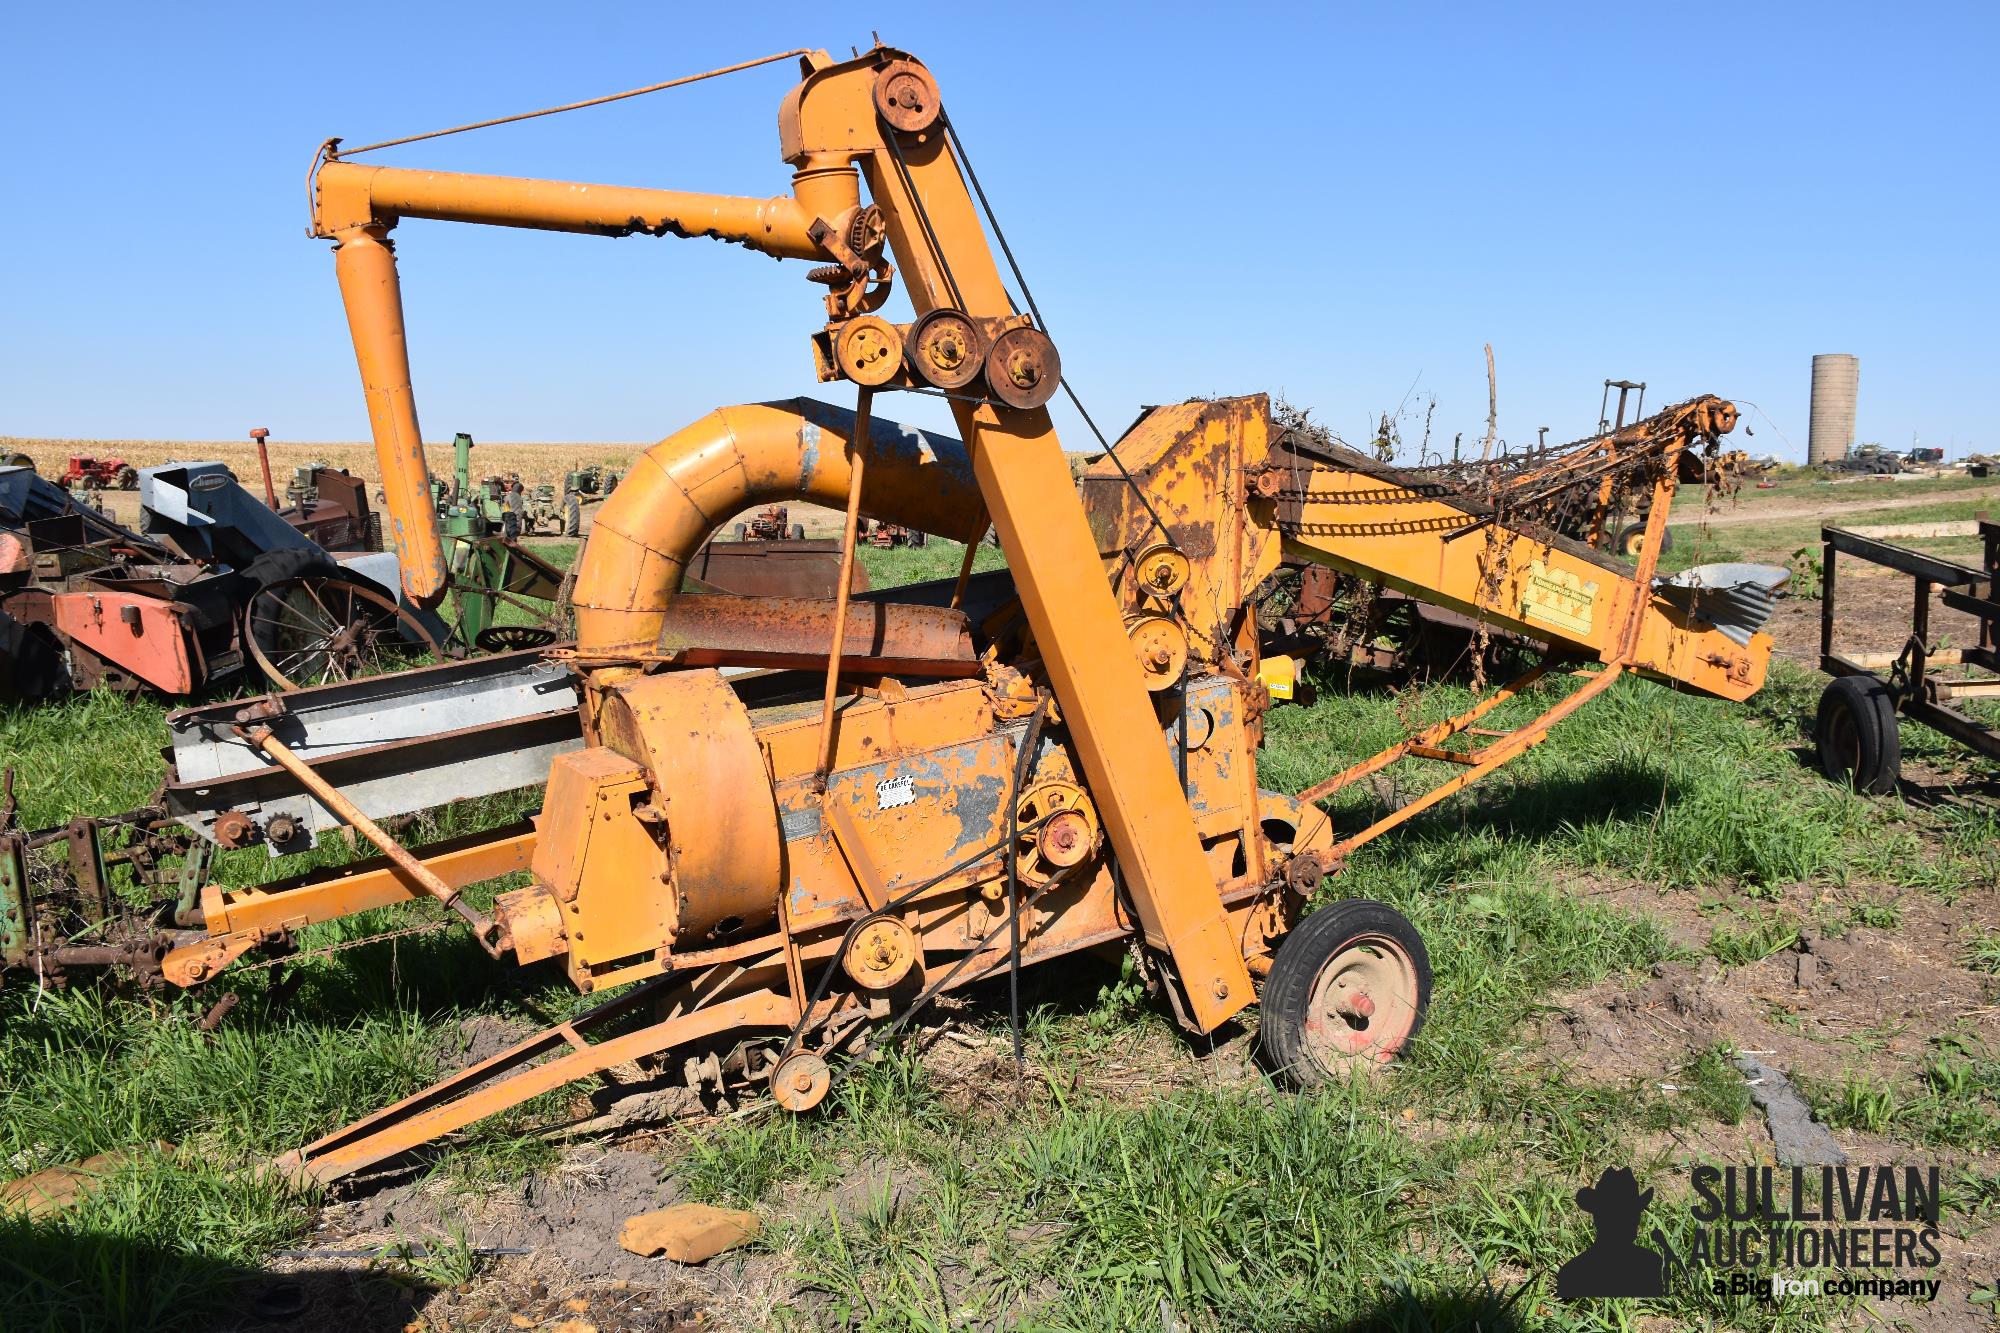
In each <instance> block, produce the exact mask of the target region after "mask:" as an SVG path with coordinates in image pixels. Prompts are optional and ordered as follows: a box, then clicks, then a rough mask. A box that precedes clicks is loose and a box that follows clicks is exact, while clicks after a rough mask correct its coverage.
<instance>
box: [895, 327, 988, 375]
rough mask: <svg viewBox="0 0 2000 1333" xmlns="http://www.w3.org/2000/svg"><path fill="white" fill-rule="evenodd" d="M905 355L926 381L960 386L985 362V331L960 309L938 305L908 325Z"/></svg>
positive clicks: (912, 367)
mask: <svg viewBox="0 0 2000 1333" xmlns="http://www.w3.org/2000/svg"><path fill="white" fill-rule="evenodd" d="M904 355H905V356H906V357H907V359H908V360H909V363H910V371H911V373H912V374H914V375H915V376H916V377H917V378H918V379H919V380H922V381H923V382H924V383H925V384H929V385H931V386H933V387H934V388H939V389H963V388H964V387H965V386H966V385H968V384H970V383H972V381H974V380H976V379H978V378H979V372H980V371H981V370H983V369H984V368H985V366H986V335H985V334H983V333H981V332H980V331H979V326H978V325H977V324H975V323H973V321H972V320H971V319H970V318H968V317H967V316H966V315H965V314H964V313H963V312H962V311H958V310H953V309H951V308H950V307H949V306H940V307H938V308H937V309H936V310H933V311H931V312H930V313H928V314H926V315H925V316H924V317H923V318H922V319H919V320H918V321H917V322H916V323H915V324H913V325H911V326H910V336H909V340H908V346H907V350H906V351H905V353H904Z"/></svg>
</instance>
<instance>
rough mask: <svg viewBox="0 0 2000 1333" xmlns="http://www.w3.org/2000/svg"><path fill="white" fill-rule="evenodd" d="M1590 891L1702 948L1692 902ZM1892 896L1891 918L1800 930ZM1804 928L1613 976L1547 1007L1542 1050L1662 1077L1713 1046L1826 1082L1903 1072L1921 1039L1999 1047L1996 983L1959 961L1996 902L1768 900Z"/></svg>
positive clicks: (1850, 892) (1586, 1074)
mask: <svg viewBox="0 0 2000 1333" xmlns="http://www.w3.org/2000/svg"><path fill="white" fill-rule="evenodd" d="M1593 896H1597V897H1599V898H1601V899H1605V900H1608V901H1611V902H1614V903H1616V904H1617V905H1619V906H1621V907H1624V908H1626V909H1627V910H1632V911H1640V912H1645V913H1647V914H1648V915H1651V916H1652V917H1653V918H1654V919H1655V920H1657V921H1659V922H1660V923H1661V924H1662V925H1663V926H1664V927H1665V929H1666V931H1667V934H1668V935H1669V937H1670V938H1671V939H1673V941H1674V942H1675V943H1676V944H1678V945H1680V946H1681V947H1683V948H1685V949H1688V950H1691V951H1697V952H1700V951H1705V950H1706V949H1707V947H1708V943H1709V938H1710V933H1711V930H1712V929H1713V926H1714V924H1715V922H1716V921H1717V920H1719V919H1720V917H1719V916H1718V915H1717V914H1716V913H1715V912H1714V910H1713V909H1712V908H1711V907H1708V906H1706V905H1705V904H1704V903H1703V902H1702V901H1701V899H1700V898H1699V897H1697V896H1696V895H1694V894H1691V893H1682V892H1673V891H1665V892H1663V891H1661V890H1659V889H1655V888H1651V887H1647V886H1642V885H1624V886H1619V887H1616V888H1599V889H1598V890H1596V892H1595V893H1594V895H1593ZM1886 900H1894V901H1896V903H1897V905H1898V907H1899V908H1900V911H1901V913H1902V923H1901V924H1900V925H1898V926H1896V927H1894V928H1892V929H1875V928H1872V927H1866V926H1857V927H1855V928H1853V929H1851V930H1847V931H1845V932H1844V933H1841V934H1839V935H1834V934H1831V933H1829V932H1828V931H1827V930H1826V929H1824V928H1822V927H1820V926H1815V925H1813V924H1811V923H1812V922H1814V921H1815V920H1816V919H1819V920H1823V919H1824V918H1825V916H1827V915H1828V914H1829V912H1830V909H1832V908H1834V907H1837V906H1838V903H1839V902H1861V901H1869V902H1878V901H1886ZM1769 907H1770V910H1772V911H1774V912H1777V911H1782V912H1784V913H1786V914H1787V915H1789V916H1791V917H1792V918H1793V919H1797V920H1801V921H1804V922H1807V923H1808V924H1806V925H1804V926H1802V927H1801V928H1800V932H1799V938H1798V941H1797V942H1796V943H1795V944H1793V945H1791V946H1790V947H1788V948H1784V949H1781V950H1779V951H1778V952H1776V953H1774V954H1772V955H1771V956H1770V957H1767V958H1763V959H1760V960H1758V961H1756V962H1752V963H1747V964H1744V965H1741V966H1737V967H1724V966H1723V965H1722V964H1720V963H1718V962H1717V961H1715V960H1714V959H1713V958H1708V957H1702V958H1698V959H1695V960H1693V961H1685V962H1665V963H1661V964H1659V965H1657V966H1656V967H1655V968H1654V969H1653V971H1652V974H1651V975H1650V976H1648V977H1646V978H1644V979H1642V980H1640V981H1638V982H1636V983H1635V982H1632V981H1629V980H1627V979H1622V978H1612V979H1609V980H1606V981H1603V982H1600V983H1598V984H1597V985H1595V986H1592V987H1589V988H1587V989H1585V990H1581V991H1574V992H1569V993H1567V994H1562V995H1557V996H1554V997H1552V998H1551V1003H1552V1004H1553V1005H1554V1006H1555V1008H1556V1010H1557V1017H1556V1019H1555V1020H1554V1021H1552V1022H1551V1023H1550V1024H1549V1025H1548V1027H1547V1029H1546V1031H1545V1034H1544V1035H1545V1038H1546V1045H1547V1048H1548V1051H1549V1053H1550V1054H1551V1055H1552V1056H1553V1057H1554V1058H1557V1059H1560V1060H1562V1061H1564V1062H1566V1063H1571V1064H1574V1065H1575V1066H1577V1068H1578V1072H1579V1074H1580V1076H1581V1077H1583V1078H1585V1079H1590V1078H1599V1079H1608V1080H1611V1081H1621V1080H1628V1079H1633V1078H1639V1079H1651V1080H1671V1078H1672V1077H1673V1076H1674V1075H1675V1074H1676V1072H1677V1071H1678V1070H1680V1069H1681V1068H1682V1066H1684V1065H1685V1064H1686V1063H1687V1061H1688V1060H1690V1059H1692V1058H1693V1057H1694V1056H1696V1055H1698V1054H1700V1053H1701V1052H1702V1051H1704V1050H1707V1049H1708V1048H1709V1047H1710V1046H1712V1045H1714V1044H1716V1043H1717V1042H1724V1043H1727V1044H1729V1045H1731V1046H1734V1047H1736V1048H1738V1049H1741V1050H1748V1051H1752V1052H1754V1053H1756V1054H1758V1055H1759V1056H1760V1058H1762V1059H1763V1060H1764V1062H1765V1063H1766V1064H1769V1065H1772V1066H1774V1067H1776V1068H1778V1069H1780V1070H1783V1071H1784V1072H1786V1073H1788V1074H1795V1075H1796V1074H1805V1075H1808V1076H1810V1077H1814V1078H1821V1079H1838V1078H1840V1077H1841V1076H1842V1075H1844V1074H1845V1073H1847V1072H1849V1071H1850V1070H1856V1071H1859V1070H1864V1069H1865V1071H1866V1072H1868V1073H1869V1074H1871V1075H1873V1076H1880V1077H1889V1078H1892V1079H1895V1078H1903V1077H1907V1076H1908V1075H1909V1074H1910V1072H1911V1071H1912V1070H1914V1069H1915V1067H1916V1066H1917V1065H1918V1064H1920V1063H1921V1062H1922V1060H1923V1059H1924V1057H1925V1056H1926V1054H1927V1053H1928V1051H1929V1046H1930V1042H1931V1040H1932V1039H1933V1038H1935V1037H1937V1036H1939V1035H1941V1034H1943V1033H1945V1032H1947V1031H1950V1030H1955V1029H1957V1030H1967V1031H1970V1032H1971V1033H1972V1034H1973V1035H1975V1036H1976V1037H1979V1038H1981V1039H1983V1040H1985V1041H1987V1042H1989V1043H1990V1044H1992V1045H1994V1046H1995V1048H1996V1049H2000V1011H1996V1009H1995V1006H1994V1003H1993V1000H1994V998H1995V997H1994V991H1995V989H1996V987H1995V983H1994V982H1993V980H1992V979H1991V978H1989V977H1985V976H1982V975H1981V974H1979V973H1976V972H1973V971H1971V970H1969V969H1967V968H1966V967H1964V966H1962V965H1961V963H1960V959H1961V958H1962V957H1963V956H1964V953H1965V949H1966V946H1967V944H1968V943H1969V942H1970V941H1971V939H1972V938H1973V936H1974V935H1975V934H1976V933H1977V932H1978V931H1979V930H1980V929H1981V928H1982V923H1984V922H1990V921H1992V920H1994V919H1996V913H2000V893H1997V892H1996V891H1995V890H1994V889H1993V888H1992V887H1991V886H1985V887H1981V888H1978V889H1976V890H1974V891H1972V892H1970V893H1968V894H1967V895H1966V896H1964V897H1962V898H1960V899H1959V900H1958V901H1957V902H1955V903H1952V904H1945V903H1941V902H1939V901H1937V900H1936V899H1933V898H1929V897H1926V896H1923V895H1919V894H1915V893H1910V892H1906V891H1898V890H1893V889H1870V888H1869V887H1868V886H1850V887H1849V888H1847V889H1844V890H1841V891H1840V892H1839V895H1838V899H1837V901H1836V900H1834V895H1833V894H1832V893H1831V892H1830V891H1826V890H1822V889H1820V888H1818V887H1816V886H1810V885H1803V884H1801V885H1791V886H1788V887H1787V888H1786V889H1784V890H1783V891H1782V892H1781V893H1780V894H1779V896H1778V901H1777V902H1775V903H1773V904H1770V905H1769Z"/></svg>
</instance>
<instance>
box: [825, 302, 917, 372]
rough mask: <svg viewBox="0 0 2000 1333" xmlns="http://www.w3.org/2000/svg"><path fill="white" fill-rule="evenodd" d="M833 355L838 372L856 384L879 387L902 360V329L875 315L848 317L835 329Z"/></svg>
mask: <svg viewBox="0 0 2000 1333" xmlns="http://www.w3.org/2000/svg"><path fill="white" fill-rule="evenodd" d="M833 356H834V361H835V363H836V364H837V365H838V366H839V367H840V373H841V374H842V375H845V376H846V377H847V378H848V379H850V380H853V381H854V382H855V383H856V384H862V385H866V386H868V387H869V388H871V389H873V388H880V387H881V386H882V385H884V384H887V383H888V382H889V381H890V380H892V379H894V378H895V377H896V370H897V368H898V367H899V366H901V364H902V361H903V332H902V330H901V329H898V328H897V327H896V326H895V325H894V324H891V323H890V322H889V321H888V320H886V319H882V318H881V317H879V316H876V315H862V316H859V317H858V318H855V319H850V320H848V321H847V322H846V323H845V324H843V325H841V326H840V327H839V328H838V329H837V330H835V331H834V335H833Z"/></svg>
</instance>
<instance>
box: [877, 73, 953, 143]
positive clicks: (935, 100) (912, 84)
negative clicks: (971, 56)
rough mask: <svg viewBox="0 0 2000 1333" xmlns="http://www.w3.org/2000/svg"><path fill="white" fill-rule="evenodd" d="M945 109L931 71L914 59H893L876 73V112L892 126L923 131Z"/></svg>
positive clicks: (910, 132) (915, 131)
mask: <svg viewBox="0 0 2000 1333" xmlns="http://www.w3.org/2000/svg"><path fill="white" fill-rule="evenodd" d="M942 110H944V98H943V96H941V95H940V94H939V92H938V86H937V80H936V79H933V78H932V77H931V72H930V71H929V70H927V69H925V68H924V67H923V66H922V65H919V64H918V63H917V62H916V61H914V60H892V61H890V62H889V63H888V64H886V65H884V66H883V67H882V71H881V73H879V74H877V75H876V76H875V113H876V114H877V115H879V116H881V117H882V120H883V122H884V123H885V124H887V125H888V126H889V127H890V128H891V129H896V130H901V131H902V132H903V133H904V134H921V133H923V132H924V131H925V130H927V129H929V128H930V127H931V126H932V125H935V124H936V123H937V118H938V113H939V112H940V111H942Z"/></svg>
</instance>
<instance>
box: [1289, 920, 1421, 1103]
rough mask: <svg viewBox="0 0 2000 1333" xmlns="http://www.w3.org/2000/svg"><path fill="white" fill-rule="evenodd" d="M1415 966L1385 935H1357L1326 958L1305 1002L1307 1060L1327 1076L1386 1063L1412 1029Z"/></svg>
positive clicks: (1401, 1047)
mask: <svg viewBox="0 0 2000 1333" xmlns="http://www.w3.org/2000/svg"><path fill="white" fill-rule="evenodd" d="M1417 989H1418V987H1417V966H1416V963H1415V961H1414V960H1412V959H1411V957H1410V955H1409V952H1408V951H1407V950H1406V949H1405V948H1404V947H1403V946H1402V944H1401V943H1399V942H1398V941H1396V940H1395V939H1392V938H1391V937H1389V936H1387V935H1380V934H1374V933H1370V934H1366V935H1361V936H1357V937H1356V938H1354V939H1351V940H1349V941H1348V942H1347V943H1346V944H1345V945H1343V946H1341V949H1340V951H1339V952H1338V953H1336V954H1334V956H1333V957H1331V958H1329V959H1327V961H1326V964H1325V966H1323V967H1321V968H1320V970H1319V975H1317V976H1315V977H1314V978H1313V986H1312V994H1311V995H1310V996H1309V997H1308V998H1307V1001H1306V1013H1305V1030H1304V1039H1305V1040H1304V1045H1305V1051H1306V1054H1307V1056H1308V1057H1309V1058H1310V1059H1311V1060H1312V1061H1313V1063H1315V1064H1317V1065H1318V1066H1319V1067H1320V1068H1321V1069H1323V1070H1325V1071H1327V1072H1328V1073H1335V1072H1338V1071H1339V1070H1340V1069H1342V1068H1344V1067H1348V1066H1361V1067H1368V1068H1372V1067H1374V1066H1376V1065H1382V1064H1387V1063H1388V1062H1389V1061H1390V1060H1392V1059H1394V1058H1395V1056H1396V1053H1397V1052H1398V1051H1401V1050H1402V1049H1403V1044H1404V1043H1405V1042H1407V1041H1408V1040H1409V1039H1410V1034H1411V1033H1412V1032H1414V1031H1415V1030H1416V1026H1417V1014H1418V1007H1417Z"/></svg>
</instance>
